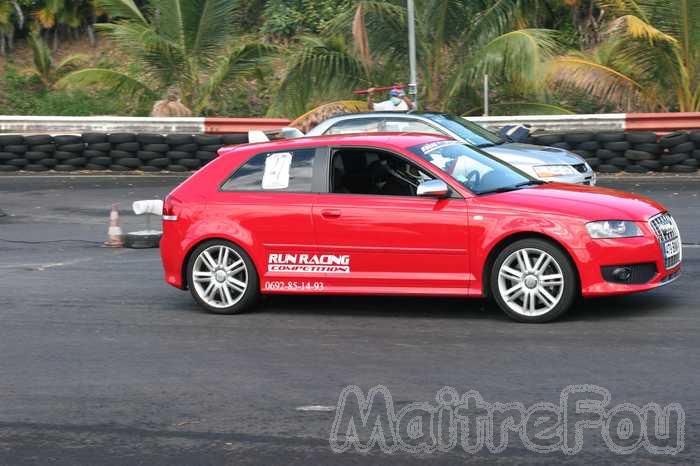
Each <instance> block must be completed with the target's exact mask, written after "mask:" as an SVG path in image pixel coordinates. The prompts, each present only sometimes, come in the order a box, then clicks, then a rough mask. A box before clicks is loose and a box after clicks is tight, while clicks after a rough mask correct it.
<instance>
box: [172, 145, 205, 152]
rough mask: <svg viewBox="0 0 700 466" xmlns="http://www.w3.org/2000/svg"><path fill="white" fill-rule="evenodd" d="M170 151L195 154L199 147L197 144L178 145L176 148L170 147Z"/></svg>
mask: <svg viewBox="0 0 700 466" xmlns="http://www.w3.org/2000/svg"><path fill="white" fill-rule="evenodd" d="M170 150H175V151H179V152H191V153H194V152H197V151H198V150H199V146H198V145H197V144H194V143H192V144H180V145H177V146H171V147H170Z"/></svg>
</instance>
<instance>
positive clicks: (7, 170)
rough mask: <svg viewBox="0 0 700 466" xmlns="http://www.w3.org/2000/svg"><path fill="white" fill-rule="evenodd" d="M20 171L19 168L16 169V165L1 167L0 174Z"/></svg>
mask: <svg viewBox="0 0 700 466" xmlns="http://www.w3.org/2000/svg"><path fill="white" fill-rule="evenodd" d="M18 171H19V167H15V166H14V165H0V173H10V172H18Z"/></svg>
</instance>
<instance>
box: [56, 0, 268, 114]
mask: <svg viewBox="0 0 700 466" xmlns="http://www.w3.org/2000/svg"><path fill="white" fill-rule="evenodd" d="M100 5H101V6H102V8H103V9H104V10H105V11H106V12H107V13H108V14H109V15H110V17H111V18H113V20H114V22H112V23H108V24H98V25H97V27H98V29H99V30H101V31H104V32H105V33H106V35H107V37H108V38H110V39H111V40H112V41H113V43H114V45H115V46H116V47H118V48H119V49H121V50H122V51H123V52H124V53H125V56H127V57H129V60H130V64H131V65H135V66H132V67H130V68H129V69H128V70H127V71H118V70H112V69H104V68H90V69H84V70H80V71H76V72H73V73H71V74H69V75H68V76H66V77H65V78H63V79H62V80H61V81H60V82H59V85H61V86H84V85H99V86H103V87H107V88H111V89H114V90H118V91H121V92H124V93H126V94H129V95H147V96H149V97H154V96H155V95H157V94H158V93H160V92H162V90H164V89H166V88H171V87H174V88H175V89H177V90H178V93H179V95H180V96H181V98H182V102H183V103H184V104H185V106H187V107H188V108H190V109H192V110H193V112H194V113H195V114H199V113H202V112H203V111H205V110H207V109H208V108H210V107H211V105H212V99H213V98H214V97H215V96H216V95H217V93H219V92H221V91H222V90H224V89H226V88H228V87H230V86H236V85H237V82H238V81H239V80H242V79H245V78H248V77H251V76H253V75H254V73H255V72H256V71H257V70H258V69H259V66H260V65H261V64H263V63H264V61H265V59H266V57H268V56H269V55H270V53H271V52H272V47H270V46H267V45H264V44H262V43H259V42H253V41H251V40H249V39H248V38H246V37H240V36H236V35H235V31H234V30H233V26H232V24H233V13H234V11H233V10H234V7H235V3H234V2H232V1H230V0H151V1H150V2H148V3H147V6H146V7H144V8H139V7H138V6H137V5H136V3H135V2H134V0H101V2H100ZM134 68H138V69H139V70H138V71H135V70H134Z"/></svg>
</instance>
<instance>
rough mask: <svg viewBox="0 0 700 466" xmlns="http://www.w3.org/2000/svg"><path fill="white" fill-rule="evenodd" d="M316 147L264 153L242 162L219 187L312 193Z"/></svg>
mask: <svg viewBox="0 0 700 466" xmlns="http://www.w3.org/2000/svg"><path fill="white" fill-rule="evenodd" d="M315 153H316V149H300V150H295V151H288V152H265V153H262V154H258V155H256V156H254V157H253V158H251V159H250V160H248V161H247V162H246V163H244V164H243V165H242V166H241V167H240V168H238V170H236V171H235V172H234V173H233V175H231V177H230V178H229V179H228V180H226V182H225V183H224V184H223V185H222V186H221V190H222V191H284V192H299V193H308V192H311V183H312V175H313V161H314V156H315Z"/></svg>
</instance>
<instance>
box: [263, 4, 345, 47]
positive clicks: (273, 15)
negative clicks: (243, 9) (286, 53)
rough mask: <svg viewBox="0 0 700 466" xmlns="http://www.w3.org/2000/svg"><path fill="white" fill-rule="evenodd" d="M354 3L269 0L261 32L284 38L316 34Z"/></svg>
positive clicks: (264, 12)
mask: <svg viewBox="0 0 700 466" xmlns="http://www.w3.org/2000/svg"><path fill="white" fill-rule="evenodd" d="M351 3H352V2H351V1H350V0H270V1H268V2H267V4H266V5H265V9H264V11H263V17H264V18H265V20H264V22H263V24H262V28H261V32H262V33H263V34H265V35H268V36H272V37H274V38H282V39H290V38H292V37H294V36H295V35H297V34H316V33H319V32H321V31H322V30H323V29H324V28H325V27H326V25H327V24H328V23H329V22H330V21H332V20H333V18H334V17H335V16H336V15H337V14H338V13H339V12H340V11H342V10H343V9H345V8H347V7H348V6H349V5H351Z"/></svg>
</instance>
